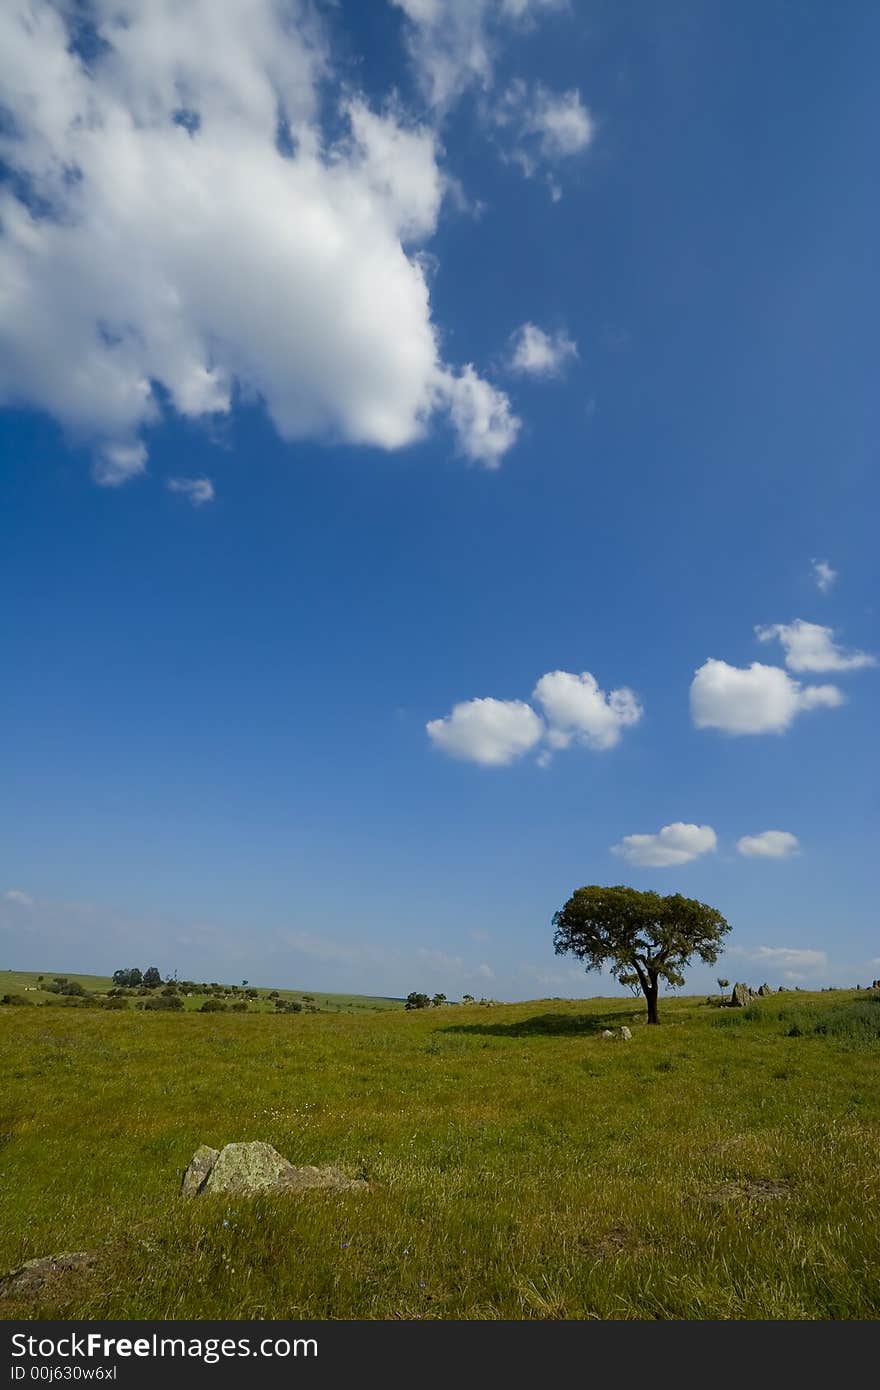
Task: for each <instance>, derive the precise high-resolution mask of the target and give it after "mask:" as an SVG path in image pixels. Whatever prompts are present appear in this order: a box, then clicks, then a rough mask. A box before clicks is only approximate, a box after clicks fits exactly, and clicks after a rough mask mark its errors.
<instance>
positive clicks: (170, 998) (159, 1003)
mask: <svg viewBox="0 0 880 1390" xmlns="http://www.w3.org/2000/svg"><path fill="white" fill-rule="evenodd" d="M138 1008H139V1009H149V1010H150V1012H151V1013H155V1012H160V1013H167V1012H169V1011H173V1010H175V1009H182V1008H183V1000H182V999H181V998H180V996H179V995H177V994H154V995H152V996H151V998H149V999H145V1000H144V1002H143V1003H142V1004H139V1005H138Z"/></svg>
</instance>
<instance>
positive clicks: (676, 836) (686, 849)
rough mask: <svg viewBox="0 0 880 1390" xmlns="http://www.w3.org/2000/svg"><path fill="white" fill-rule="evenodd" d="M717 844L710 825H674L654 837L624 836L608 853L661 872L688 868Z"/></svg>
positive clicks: (667, 826) (668, 826)
mask: <svg viewBox="0 0 880 1390" xmlns="http://www.w3.org/2000/svg"><path fill="white" fill-rule="evenodd" d="M717 844H718V840H717V836H716V834H715V831H714V830H713V829H712V827H711V825H689V824H687V823H685V822H684V821H675V822H674V823H673V824H672V825H664V826H663V828H662V829H661V830H659V831H658V832H657V834H656V835H624V837H623V839H622V840H621V841H620V843H619V844H616V845H613V846H612V848H611V852H612V854H619V855H620V856H621V858H623V859H626V860H628V861H629V863H630V864H638V865H640V866H641V867H643V868H651V869H661V868H667V867H669V866H670V865H673V864H688V863H690V861H691V860H692V859H697V858H698V857H699V855H701V854H708V852H709V851H710V850H713V849H715V848H716V847H717Z"/></svg>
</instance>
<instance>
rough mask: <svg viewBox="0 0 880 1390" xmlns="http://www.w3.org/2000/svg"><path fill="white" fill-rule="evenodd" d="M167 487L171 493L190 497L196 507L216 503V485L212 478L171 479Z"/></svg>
mask: <svg viewBox="0 0 880 1390" xmlns="http://www.w3.org/2000/svg"><path fill="white" fill-rule="evenodd" d="M165 486H166V487H167V488H168V491H169V492H178V493H180V494H181V495H182V496H184V497H188V498H189V500H190V502H192V504H193V506H194V507H201V506H203V505H204V503H205V502H213V501H214V484H213V483H212V482H211V479H210V478H169V479H168V482H167V483H166V485H165Z"/></svg>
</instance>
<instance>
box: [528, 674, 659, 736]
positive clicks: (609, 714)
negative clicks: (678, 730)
mask: <svg viewBox="0 0 880 1390" xmlns="http://www.w3.org/2000/svg"><path fill="white" fill-rule="evenodd" d="M532 698H533V699H535V700H537V701H538V703H539V704H540V705H541V707H542V708H543V710H544V714H545V715H546V717H547V722H548V724H549V726H550V728H549V732H548V736H547V737H548V743H549V744H550V746H551V747H552V748H567V747H568V745H569V744H570V743H571V742H572V740H573V739H574V740H577V741H578V742H579V743H584V744H586V745H587V747H589V748H597V749H604V748H613V747H614V746H615V744H617V743H619V742H620V736H621V733H622V732H623V730H624V729H625V728H628V727H629V726H630V725H633V724H637V723H638V722H639V720H640V719H641V717H642V713H643V710H642V707H641V705H640V704H639V702H638V700H637V699H636V696H635V695H634V694H633V692H632V691H631V690H630V689H629V687H628V686H621V687H620V688H619V689H617V690H612V691H611V692H610V693H609V694H607V695H606V693H605V692H604V690H601V689H600V688H599V683H598V681H597V680H596V677H595V676H594V675H592V674H591V673H590V672H589V671H582V672H581V674H580V675H579V676H576V675H573V674H572V673H571V672H570V671H549V672H548V673H547V675H545V676H542V677H541V679H540V680H539V681H538V684H537V685H536V686H535V689H534V691H533V694H532Z"/></svg>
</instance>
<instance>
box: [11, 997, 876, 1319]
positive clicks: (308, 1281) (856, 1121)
mask: <svg viewBox="0 0 880 1390" xmlns="http://www.w3.org/2000/svg"><path fill="white" fill-rule="evenodd" d="M662 1018H663V1022H662V1023H661V1026H660V1027H659V1028H649V1027H646V1026H645V1025H644V1023H643V1012H642V1010H641V1009H640V1008H638V1007H637V1006H636V1005H635V1004H634V1002H633V1001H631V1000H625V999H604V1000H603V999H595V1000H589V1001H568V1002H566V1001H558V1000H541V1001H534V1002H532V1003H527V1004H516V1005H504V1006H500V1007H496V1008H493V1009H486V1008H480V1007H478V1006H467V1007H463V1006H462V1007H459V1008H456V1009H454V1010H452V1009H447V1010H440V1009H431V1010H425V1011H418V1012H406V1011H404V1010H398V1011H393V1010H386V1011H382V1012H372V1011H370V1010H362V1011H359V1012H339V1013H326V1012H324V1013H317V1014H306V1013H301V1014H296V1015H291V1014H277V1015H272V1014H263V1015H261V1016H258V1017H245V1016H244V1015H239V1014H233V1013H223V1014H217V1015H210V1014H201V1013H196V1014H193V1013H177V1014H165V1013H155V1014H151V1013H147V1012H141V1011H135V1010H131V1011H125V1012H123V1011H120V1012H106V1011H104V1010H98V1009H77V1008H71V1009H65V1008H33V1009H27V1008H10V1007H6V1008H0V1055H2V1057H3V1067H2V1069H0V1271H2V1270H3V1269H8V1268H10V1267H12V1266H15V1265H17V1264H19V1263H21V1262H22V1261H24V1260H26V1259H28V1258H31V1257H35V1256H40V1255H46V1254H51V1253H55V1252H58V1251H63V1250H90V1251H95V1252H96V1254H97V1263H96V1266H95V1268H94V1269H93V1270H91V1271H87V1272H84V1273H83V1272H80V1273H71V1274H68V1275H62V1276H59V1277H58V1278H56V1279H55V1280H54V1281H52V1282H50V1283H49V1284H47V1285H46V1286H45V1287H44V1288H43V1289H42V1290H41V1291H39V1292H37V1293H32V1294H29V1295H25V1294H20V1295H16V1296H14V1297H10V1296H9V1295H7V1296H6V1297H5V1298H3V1297H2V1296H0V1316H4V1317H8V1318H12V1317H33V1316H39V1317H46V1318H48V1317H59V1318H91V1319H101V1318H134V1317H138V1318H174V1317H178V1318H187V1317H192V1318H212V1317H233V1318H235V1317H262V1318H414V1317H418V1318H507V1319H511V1318H513V1319H518V1318H542V1319H547V1318H550V1319H558V1318H597V1317H598V1318H645V1319H647V1318H701V1319H730V1318H750V1319H755V1318H771V1319H775V1318H789V1319H805V1318H808V1319H809V1318H834V1319H839V1318H860V1319H873V1318H876V1317H877V1316H878V1314H880V1165H878V1162H877V1155H878V1152H880V1088H878V1086H877V1075H878V1062H880V1041H878V1037H880V1002H873V1001H872V1000H870V999H869V998H867V997H866V996H865V995H864V994H863V995H861V996H857V995H855V994H852V995H850V994H848V993H844V992H835V993H829V994H818V995H809V994H797V995H794V994H788V995H780V996H773V997H772V998H770V999H766V1000H763V999H762V1000H761V1001H760V1002H759V1003H758V1004H756V1005H755V1006H754V1007H752V1008H750V1009H748V1010H744V1011H733V1010H722V1009H718V1008H713V1007H711V1006H709V1005H708V1004H707V1003H706V1002H705V1000H702V999H701V1000H696V999H677V1000H671V1001H666V1002H665V1003H664V1006H663V1010H662ZM624 1023H626V1024H628V1025H629V1027H630V1028H631V1029H632V1033H633V1037H632V1040H631V1041H629V1042H624V1041H619V1040H618V1039H617V1038H613V1039H607V1038H603V1037H602V1036H601V1032H602V1030H603V1029H605V1028H606V1027H617V1026H618V1025H621V1024H624ZM248 1139H262V1140H266V1141H268V1142H269V1143H271V1144H273V1145H274V1146H275V1147H276V1148H277V1149H278V1150H279V1151H280V1152H281V1153H282V1154H284V1155H285V1156H286V1157H287V1158H289V1159H290V1160H291V1161H292V1162H294V1163H318V1164H321V1163H338V1164H340V1165H341V1166H342V1167H343V1168H344V1169H346V1170H347V1171H349V1172H350V1173H351V1174H352V1175H354V1176H363V1177H366V1178H367V1179H368V1180H369V1182H370V1184H371V1190H369V1191H367V1192H362V1191H361V1192H345V1193H331V1192H310V1193H303V1194H300V1195H298V1196H294V1195H291V1194H283V1195H275V1196H271V1197H270V1196H263V1197H260V1198H250V1199H241V1198H224V1197H219V1196H218V1197H198V1198H195V1199H191V1200H186V1199H183V1198H181V1197H179V1196H178V1188H179V1183H180V1176H181V1172H182V1170H183V1168H184V1167H185V1166H186V1164H187V1162H188V1161H189V1159H190V1157H191V1156H192V1153H193V1151H194V1150H195V1148H196V1147H197V1145H199V1144H203V1143H205V1144H211V1145H212V1146H214V1147H217V1148H219V1147H221V1146H222V1145H223V1144H224V1143H227V1142H229V1141H232V1140H248Z"/></svg>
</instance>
